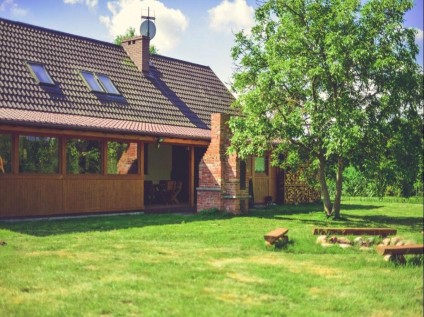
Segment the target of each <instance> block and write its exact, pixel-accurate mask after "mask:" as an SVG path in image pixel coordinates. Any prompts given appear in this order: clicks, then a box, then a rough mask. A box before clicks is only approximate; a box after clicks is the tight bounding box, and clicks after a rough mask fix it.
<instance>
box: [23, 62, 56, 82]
mask: <svg viewBox="0 0 424 317" xmlns="http://www.w3.org/2000/svg"><path fill="white" fill-rule="evenodd" d="M26 64H27V66H28V69H29V71H30V73H31V75H32V77H34V79H35V81H36V83H37V84H39V85H47V86H56V82H55V81H54V80H53V78H52V77H51V76H50V74H49V72H48V71H47V69H46V67H45V66H44V64H42V63H38V62H31V61H27V63H26ZM32 66H40V67H41V68H42V70H43V71H44V73H45V75H46V77H47V78H48V79H49V82H45V81H41V80H40V78H39V77H38V75H37V73H36V72H35V71H34V69H33V68H32Z"/></svg>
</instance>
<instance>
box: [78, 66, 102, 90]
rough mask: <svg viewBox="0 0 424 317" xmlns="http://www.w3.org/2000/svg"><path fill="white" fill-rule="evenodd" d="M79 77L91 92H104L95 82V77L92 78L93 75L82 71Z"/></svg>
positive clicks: (97, 82) (96, 81)
mask: <svg viewBox="0 0 424 317" xmlns="http://www.w3.org/2000/svg"><path fill="white" fill-rule="evenodd" d="M81 75H82V77H83V78H84V80H85V82H86V84H87V85H88V87H90V89H91V90H92V91H96V92H105V91H104V89H103V88H102V86H100V83H99V81H98V80H97V78H96V76H94V74H93V73H90V72H86V71H82V72H81Z"/></svg>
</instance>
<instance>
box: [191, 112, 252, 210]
mask: <svg viewBox="0 0 424 317" xmlns="http://www.w3.org/2000/svg"><path fill="white" fill-rule="evenodd" d="M229 118H230V117H229V115H225V114H220V113H217V114H212V117H211V143H210V144H209V147H208V149H207V151H206V153H205V155H204V156H203V158H202V160H201V161H200V164H199V187H198V188H197V210H198V211H201V210H204V209H210V208H218V209H220V210H225V211H228V212H231V213H234V214H239V213H241V212H245V211H247V208H248V198H249V197H248V190H247V189H245V190H240V161H239V159H238V157H237V155H236V154H235V153H233V154H230V155H229V154H227V149H228V147H229V145H230V139H231V131H230V128H229V126H228V124H227V122H228V120H229ZM245 179H246V178H245ZM245 188H248V186H245Z"/></svg>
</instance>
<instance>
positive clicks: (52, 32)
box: [0, 17, 121, 47]
mask: <svg viewBox="0 0 424 317" xmlns="http://www.w3.org/2000/svg"><path fill="white" fill-rule="evenodd" d="M1 21H3V22H6V23H9V24H15V25H20V26H23V27H26V28H30V29H35V30H40V31H43V32H48V33H51V34H59V35H63V36H67V37H73V38H78V39H82V40H86V41H88V42H97V43H101V44H106V45H110V46H114V47H121V45H117V44H114V43H111V42H106V41H102V40H97V39H93V38H91V37H87V36H82V35H77V34H72V33H68V32H63V31H58V30H54V29H49V28H46V27H43V26H38V25H35V24H29V23H25V22H20V21H13V20H9V19H5V18H2V17H0V22H1Z"/></svg>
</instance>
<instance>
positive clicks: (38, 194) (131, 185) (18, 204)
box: [0, 177, 144, 218]
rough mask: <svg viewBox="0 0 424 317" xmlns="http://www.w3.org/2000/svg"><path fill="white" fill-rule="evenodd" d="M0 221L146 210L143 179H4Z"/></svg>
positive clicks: (0, 196) (1, 187)
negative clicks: (15, 218)
mask: <svg viewBox="0 0 424 317" xmlns="http://www.w3.org/2000/svg"><path fill="white" fill-rule="evenodd" d="M0 192H1V195H0V218H2V217H26V216H49V215H58V214H71V213H89V212H96V211H102V212H104V211H130V210H141V209H143V208H144V202H143V180H142V179H140V178H137V179H135V178H134V179H117V178H113V177H111V178H102V179H87V178H86V177H80V178H77V177H74V178H69V179H67V178H65V179H63V178H60V177H50V178H49V177H42V178H41V179H38V178H35V177H19V178H10V177H7V178H6V177H4V178H3V177H2V179H1V181H0Z"/></svg>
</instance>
